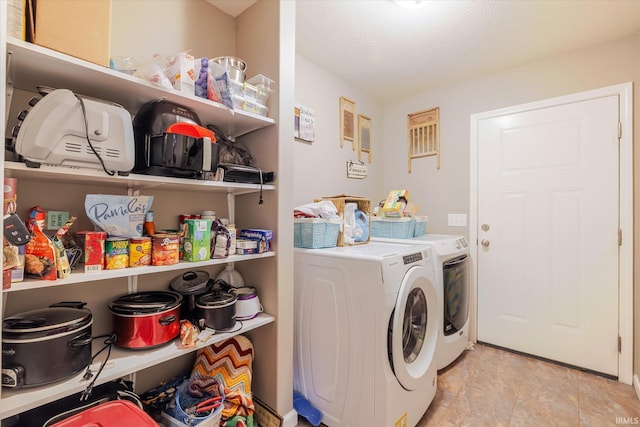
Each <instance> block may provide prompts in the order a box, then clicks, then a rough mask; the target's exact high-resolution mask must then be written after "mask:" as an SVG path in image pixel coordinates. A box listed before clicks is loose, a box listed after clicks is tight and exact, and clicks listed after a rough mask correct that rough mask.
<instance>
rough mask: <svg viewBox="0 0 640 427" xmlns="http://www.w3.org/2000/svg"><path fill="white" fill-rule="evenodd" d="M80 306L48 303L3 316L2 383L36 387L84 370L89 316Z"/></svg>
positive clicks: (88, 360) (88, 354) (88, 345)
mask: <svg viewBox="0 0 640 427" xmlns="http://www.w3.org/2000/svg"><path fill="white" fill-rule="evenodd" d="M76 307H78V308H76ZM81 307H84V303H75V304H74V305H73V306H66V305H63V306H51V307H49V308H43V309H39V310H33V311H27V312H24V313H19V314H16V315H15V316H11V317H8V318H6V319H4V321H3V322H2V324H3V326H2V385H3V386H5V387H13V388H20V387H32V386H38V385H43V384H48V383H52V382H55V381H59V380H62V379H64V378H67V377H70V376H73V375H74V374H76V373H78V372H80V371H82V370H83V369H85V368H86V367H87V366H88V365H89V364H90V363H91V339H92V338H91V325H92V324H93V317H92V315H91V311H89V310H88V309H85V308H81Z"/></svg>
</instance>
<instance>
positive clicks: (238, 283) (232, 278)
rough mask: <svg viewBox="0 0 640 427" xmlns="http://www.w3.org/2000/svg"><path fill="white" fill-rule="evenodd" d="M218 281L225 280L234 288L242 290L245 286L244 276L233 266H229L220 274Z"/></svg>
mask: <svg viewBox="0 0 640 427" xmlns="http://www.w3.org/2000/svg"><path fill="white" fill-rule="evenodd" d="M216 280H224V281H225V282H227V283H228V284H229V285H231V286H233V287H234V288H241V287H243V286H244V279H243V278H242V274H240V272H238V271H236V270H235V268H233V264H227V266H226V267H225V268H224V270H223V271H222V272H221V273H220V274H218V276H217V277H216Z"/></svg>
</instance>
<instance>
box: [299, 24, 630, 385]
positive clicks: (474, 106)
mask: <svg viewBox="0 0 640 427" xmlns="http://www.w3.org/2000/svg"><path fill="white" fill-rule="evenodd" d="M625 82H634V95H635V99H636V101H635V104H636V105H637V104H638V100H639V99H640V34H636V35H634V36H631V37H627V38H624V39H620V40H617V41H613V42H609V43H604V44H600V45H596V46H592V47H590V48H587V49H582V50H578V51H574V52H571V53H568V54H564V55H560V56H556V57H551V58H547V59H545V60H541V61H536V62H533V63H530V64H526V65H523V66H520V67H515V68H512V69H508V70H504V71H502V72H499V73H494V74H490V75H486V76H483V77H479V78H476V79H473V80H467V81H464V82H461V83H458V84H454V85H450V86H447V87H443V88H439V89H435V90H431V91H428V92H424V93H419V94H416V95H414V96H411V97H407V98H403V99H398V100H397V101H394V102H389V103H386V104H384V106H383V110H382V112H381V113H376V115H375V119H374V124H375V125H376V128H375V129H374V136H375V137H376V138H377V139H376V141H375V144H376V145H375V148H374V164H373V165H372V166H370V172H371V175H370V178H373V179H370V178H367V180H365V182H353V180H347V179H346V178H344V172H343V171H344V162H345V160H346V159H348V158H354V155H353V154H352V153H351V152H350V150H347V149H340V148H339V134H338V132H339V122H338V120H339V117H338V98H339V97H340V96H347V97H350V98H351V99H354V100H356V109H357V110H358V112H362V108H364V109H366V108H367V106H366V105H365V104H366V103H367V102H369V103H370V105H371V107H369V108H371V109H374V110H375V111H376V112H377V111H378V106H377V105H376V104H375V101H373V100H370V99H369V98H368V97H367V95H366V94H363V93H359V92H358V91H357V89H354V88H353V87H352V86H351V85H350V84H348V83H346V82H344V81H341V80H339V79H337V78H336V77H335V76H333V75H331V74H329V73H327V72H325V71H324V70H322V69H320V68H318V67H316V66H315V65H313V64H312V63H310V62H309V61H307V60H306V59H304V58H301V57H300V56H298V57H297V64H296V101H297V102H300V103H302V104H305V105H307V106H309V107H312V108H315V109H316V135H317V142H315V143H314V144H312V145H308V144H304V143H295V144H294V150H295V151H294V156H295V165H294V168H295V173H294V179H295V182H294V200H295V203H296V204H299V203H304V202H306V201H309V200H310V198H312V197H315V196H316V195H318V194H320V193H321V194H333V193H340V192H351V193H356V194H362V195H365V196H366V197H370V198H371V199H372V200H376V199H377V198H383V197H384V196H385V194H386V192H387V191H388V190H389V189H395V188H406V189H408V190H409V193H410V195H411V198H412V201H413V202H415V203H416V204H418V205H419V206H420V211H421V213H423V214H425V215H428V216H429V225H428V228H427V231H428V232H430V233H444V234H463V235H466V236H468V227H463V228H460V227H449V226H448V225H447V214H449V213H465V214H468V213H469V186H470V176H469V140H470V128H469V125H470V115H471V114H474V113H480V112H484V111H489V110H494V109H497V108H503V107H508V106H514V105H518V104H523V103H527V102H532V101H537V100H542V99H547V98H553V97H557V96H562V95H567V94H571V93H576V92H581V91H585V90H591V89H596V88H600V87H605V86H610V85H615V84H620V83H625ZM363 105H364V106H363ZM374 107H375V108H374ZM432 107H440V122H441V167H440V169H437V168H436V161H435V158H433V157H429V158H422V159H417V160H414V161H413V162H412V165H413V167H412V170H413V172H412V173H408V170H407V148H406V144H407V143H406V139H407V137H406V135H407V133H406V117H407V114H409V113H412V112H416V111H420V110H424V109H427V108H432ZM380 114H381V115H380ZM380 117H382V122H383V123H382V126H380V124H379V122H380ZM634 125H635V132H634V134H635V138H634V140H635V141H637V140H638V135H639V134H640V109H639V108H637V107H636V108H635V109H634ZM380 132H382V136H380ZM638 151H640V150H638ZM638 151H635V152H634V163H635V164H639V163H638V161H639V160H640V153H639V152H638ZM380 174H381V175H382V176H380ZM634 183H635V184H636V185H635V191H634V194H635V195H636V197H634V198H635V200H636V202H635V203H634V206H637V204H638V201H640V198H638V197H637V195H638V194H639V193H640V174H635V178H634ZM634 210H635V211H636V214H635V218H636V221H637V224H640V215H639V214H638V213H637V212H638V209H634ZM636 229H637V231H636V232H635V236H636V238H635V240H636V244H635V247H636V248H639V247H640V227H636ZM639 262H640V250H636V251H635V262H634V264H635V265H640V263H639ZM634 276H635V277H634V283H635V285H634V294H635V296H634V311H635V312H639V311H638V310H640V292H636V289H637V287H638V286H640V285H639V284H640V269H637V270H636V271H635V275H634ZM634 326H635V332H634V341H635V346H634V373H638V372H639V371H640V321H639V320H638V317H637V316H635V319H634ZM623 345H625V344H623Z"/></svg>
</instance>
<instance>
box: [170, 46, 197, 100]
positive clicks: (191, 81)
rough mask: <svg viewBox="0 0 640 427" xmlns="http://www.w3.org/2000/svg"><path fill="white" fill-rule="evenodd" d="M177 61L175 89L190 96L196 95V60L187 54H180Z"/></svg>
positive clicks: (176, 58)
mask: <svg viewBox="0 0 640 427" xmlns="http://www.w3.org/2000/svg"><path fill="white" fill-rule="evenodd" d="M175 60H176V63H175V64H174V66H175V68H176V75H175V76H174V80H173V88H174V89H175V90H179V91H180V92H183V93H186V94H188V95H195V93H196V92H195V84H196V71H195V69H194V66H195V65H194V62H195V58H194V57H193V55H189V54H188V53H187V52H180V53H179V54H177V55H176V57H175Z"/></svg>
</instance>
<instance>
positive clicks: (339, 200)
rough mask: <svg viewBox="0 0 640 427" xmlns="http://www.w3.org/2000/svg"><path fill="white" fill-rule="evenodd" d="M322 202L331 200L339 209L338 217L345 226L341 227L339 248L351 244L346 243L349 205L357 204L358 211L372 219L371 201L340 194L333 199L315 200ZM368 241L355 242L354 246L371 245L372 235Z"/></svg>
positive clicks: (368, 237)
mask: <svg viewBox="0 0 640 427" xmlns="http://www.w3.org/2000/svg"><path fill="white" fill-rule="evenodd" d="M321 200H330V201H331V202H333V204H334V205H335V206H336V208H337V209H338V215H339V216H340V220H341V222H342V223H343V225H341V226H340V234H338V244H337V246H348V245H349V244H347V243H345V241H344V206H345V205H346V204H347V203H356V204H357V205H358V210H361V211H362V212H364V213H366V214H367V216H368V217H371V200H370V199H365V198H364V197H360V196H352V195H349V194H339V195H337V196H332V197H322V198H320V199H315V200H314V201H315V202H319V201H321ZM370 224H371V221H369V228H371V225H370ZM367 234H368V236H367V240H366V241H364V242H354V243H352V245H362V244H365V243H369V240H370V235H371V233H367Z"/></svg>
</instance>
